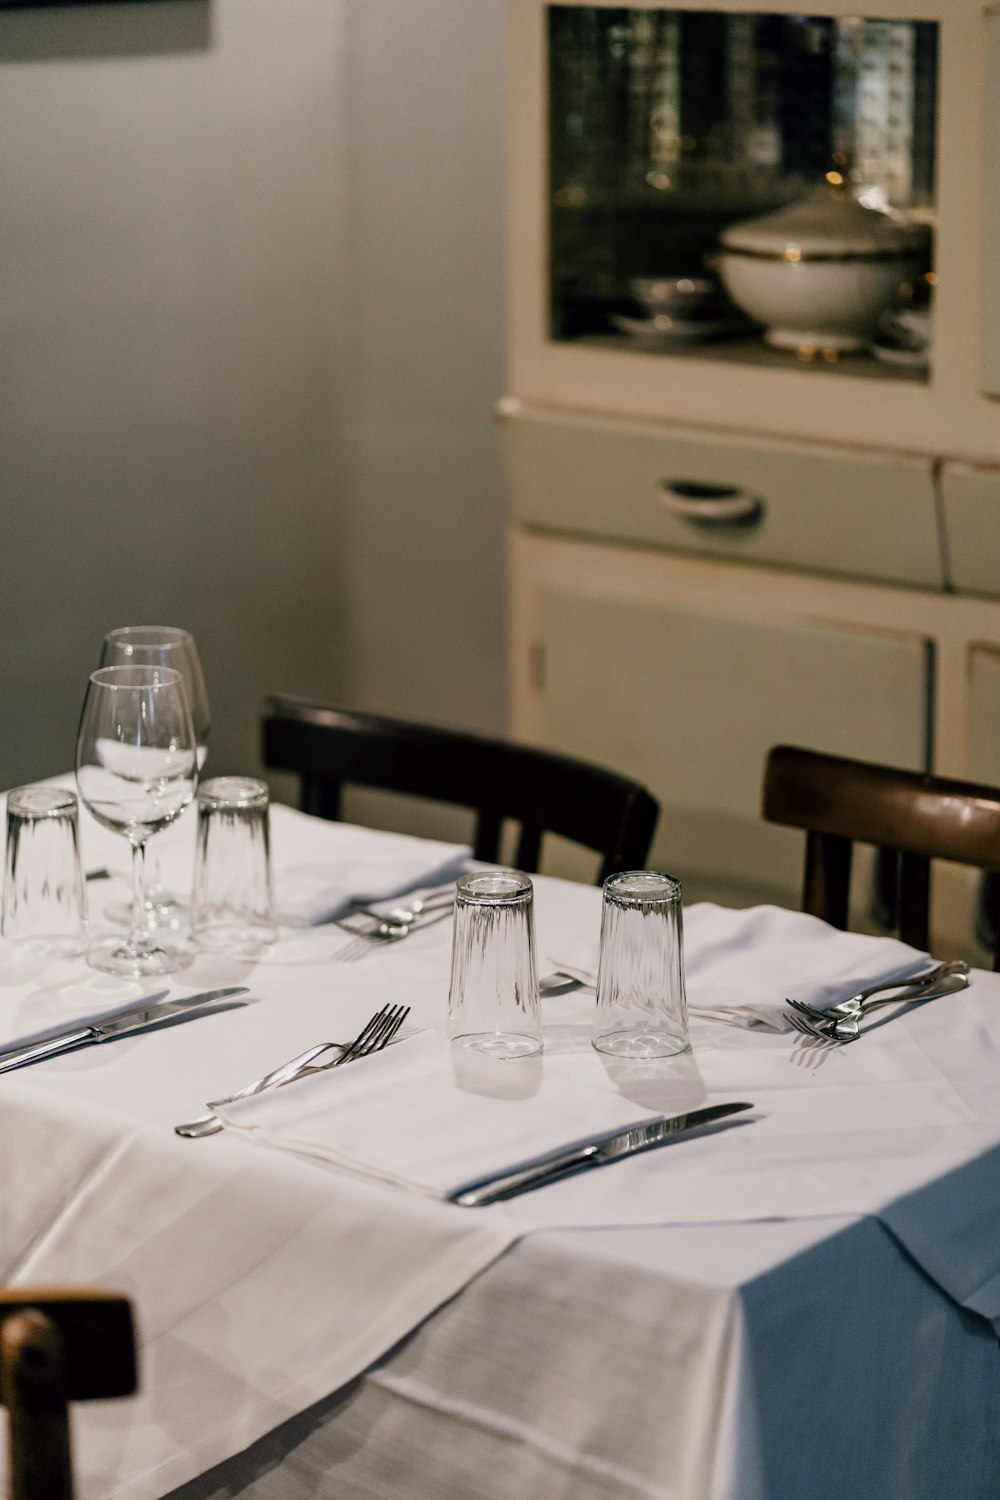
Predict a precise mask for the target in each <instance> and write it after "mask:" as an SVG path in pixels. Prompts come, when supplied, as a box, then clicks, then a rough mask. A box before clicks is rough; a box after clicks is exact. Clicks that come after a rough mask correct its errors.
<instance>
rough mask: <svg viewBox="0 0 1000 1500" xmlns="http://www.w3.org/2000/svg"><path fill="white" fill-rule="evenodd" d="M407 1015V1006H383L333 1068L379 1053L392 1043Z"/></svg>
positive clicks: (408, 1009)
mask: <svg viewBox="0 0 1000 1500" xmlns="http://www.w3.org/2000/svg"><path fill="white" fill-rule="evenodd" d="M409 1014H410V1007H409V1006H408V1005H384V1006H383V1007H382V1009H381V1010H380V1011H379V1012H378V1013H377V1014H376V1015H374V1016H372V1018H371V1020H370V1021H369V1022H368V1025H367V1026H366V1027H365V1028H364V1030H363V1031H361V1032H359V1034H358V1035H357V1036H356V1037H355V1039H354V1041H353V1042H351V1044H350V1046H349V1047H345V1048H344V1050H343V1052H341V1054H340V1056H339V1057H338V1058H337V1061H336V1062H335V1063H334V1064H333V1066H334V1067H339V1066H340V1064H341V1063H345V1062H353V1060H354V1059H355V1058H357V1057H367V1056H368V1055H369V1053H372V1052H380V1051H381V1050H382V1048H383V1047H385V1046H388V1044H389V1042H391V1041H392V1039H393V1037H394V1036H395V1035H396V1032H397V1031H398V1030H399V1028H400V1027H401V1026H402V1024H403V1022H404V1021H405V1020H406V1017H407V1016H408V1015H409Z"/></svg>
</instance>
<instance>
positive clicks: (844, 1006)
mask: <svg viewBox="0 0 1000 1500" xmlns="http://www.w3.org/2000/svg"><path fill="white" fill-rule="evenodd" d="M968 973H969V965H968V964H967V963H966V962H965V961H964V960H963V959H960V958H959V959H949V960H948V961H947V962H945V963H941V964H935V966H934V968H933V969H926V970H925V971H924V973H923V974H914V975H911V977H910V978H909V979H883V980H881V981H880V982H879V983H878V984H871V985H869V986H868V988H867V989H865V990H859V991H858V993H857V994H856V995H852V996H851V997H850V999H848V1000H842V1001H841V1002H840V1004H839V1005H831V1007H830V1009H829V1010H818V1009H817V1008H816V1006H815V1005H809V1004H807V1002H806V1001H804V1000H792V999H790V998H788V997H786V999H785V1004H786V1005H790V1006H791V1007H792V1009H793V1010H797V1011H798V1012H799V1014H800V1015H803V1016H806V1017H809V1018H810V1019H812V1020H814V1021H835V1020H836V1019H837V1018H838V1017H845V1018H846V1017H849V1016H860V1015H861V1014H863V1012H864V1011H866V1010H874V1009H875V1008H876V1005H895V1004H896V1002H897V1001H899V1000H904V999H906V1000H909V999H919V997H920V995H921V993H922V992H923V991H924V990H925V989H928V988H929V987H930V986H931V985H934V984H937V983H938V982H939V981H940V980H943V979H950V978H951V977H952V976H953V975H956V976H957V975H964V976H968ZM883 990H886V991H888V990H905V991H906V992H907V993H906V994H903V995H893V996H891V998H889V997H887V998H886V999H885V1000H880V1001H877V1002H876V1005H867V1004H866V1003H865V1002H866V1001H867V1000H869V998H870V997H871V996H872V995H878V994H881V992H882V991H883ZM911 992H912V993H911Z"/></svg>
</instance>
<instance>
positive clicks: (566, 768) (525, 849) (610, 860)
mask: <svg viewBox="0 0 1000 1500" xmlns="http://www.w3.org/2000/svg"><path fill="white" fill-rule="evenodd" d="M262 714H263V737H264V749H263V754H264V763H265V765H267V766H268V767H270V768H272V769H274V770H282V771H293V772H296V773H297V774H298V775H299V777H300V778H301V796H300V806H301V807H302V808H303V810H304V811H305V812H309V813H313V814H315V815H316V816H318V817H321V818H339V817H340V807H341V789H342V787H343V786H344V785H345V784H348V783H350V784H354V785H358V786H367V787H376V788H379V789H380V790H383V791H392V792H401V793H406V794H410V795H413V796H421V797H428V798H432V799H434V800H435V801H439V802H445V803H451V804H453V805H455V806H459V807H466V808H471V809H472V810H473V811H474V812H475V813H476V814H477V818H476V830H475V843H474V851H473V852H474V854H475V857H476V858H477V859H480V860H485V861H488V862H495V861H496V860H497V859H498V858H499V857H500V836H501V831H502V825H503V822H504V820H505V819H511V820H512V821H514V822H516V823H518V824H520V833H519V838H518V843H517V852H516V855H515V863H516V865H517V867H518V868H519V869H521V870H524V871H526V872H527V873H528V874H532V873H534V872H535V871H537V869H538V864H539V859H540V856H541V841H542V835H543V833H556V834H560V835H562V837H564V838H567V839H570V840H572V841H573V842H574V843H578V844H582V845H584V847H585V848H588V849H592V850H594V851H596V852H597V853H598V854H600V855H601V856H602V864H601V868H600V872H599V875H598V880H599V881H601V880H604V879H605V878H606V877H607V876H608V875H611V874H613V873H615V871H617V870H628V869H641V868H642V867H643V865H644V864H645V861H646V856H647V855H648V853H649V846H650V843H651V842H652V838H653V830H654V828H655V826H656V819H657V816H658V813H659V806H658V804H657V803H656V802H655V801H654V799H653V798H652V797H651V796H650V794H649V793H648V792H647V791H646V790H645V788H644V787H642V786H640V785H639V783H638V782H635V781H630V780H629V779H628V778H627V777H624V776H618V775H616V774H615V773H614V772H613V771H606V770H604V769H603V768H602V767H600V766H594V765H590V764H589V763H587V762H585V761H579V760H574V759H573V758H571V757H569V756H565V755H557V754H555V753H553V752H551V751H548V750H538V749H535V748H533V747H530V746H526V745H517V744H513V743H510V742H508V741H506V740H499V739H491V738H488V737H487V736H485V735H479V734H471V733H465V732H464V731H460V730H454V729H442V728H437V727H433V726H430V725H425V724H413V723H408V722H406V721H404V720H399V719H392V718H385V717H383V716H381V715H378V714H368V713H360V712H358V711H357V710H355V709H350V708H338V707H334V706H332V705H324V704H319V703H310V702H308V701H307V700H305V699H301V698H289V697H272V698H268V699H267V700H266V701H265V703H264V705H263V709H262Z"/></svg>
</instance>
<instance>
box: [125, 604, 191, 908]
mask: <svg viewBox="0 0 1000 1500" xmlns="http://www.w3.org/2000/svg"><path fill="white" fill-rule="evenodd" d="M100 665H101V666H102V667H116V666H122V667H127V666H132V667H163V668H170V669H171V670H173V671H175V672H179V673H180V675H181V680H182V682H183V685H184V691H185V692H186V694H187V699H188V707H189V708H190V710H191V721H192V724H193V726H194V735H195V742H196V745H197V749H198V771H199V773H200V772H201V769H202V767H203V766H204V764H205V758H206V756H207V755H208V736H209V730H210V729H211V713H210V710H209V704H208V692H207V690H206V688H205V674H204V672H203V671H202V666H201V659H200V657H199V655H198V648H197V646H196V645H195V641H194V637H193V636H192V635H191V633H190V631H188V630H183V629H181V628H180V626H177V625H122V626H119V628H118V629H117V630H109V631H108V633H107V635H106V636H105V637H104V643H103V646H102V649H101V661H100ZM105 915H106V916H107V917H108V918H109V919H110V920H111V921H114V922H128V921H129V920H130V912H129V911H128V910H127V909H126V908H125V907H124V906H119V905H117V904H115V905H112V906H110V907H109V908H108V909H107V911H106V912H105ZM187 915H188V912H187V904H186V902H185V901H184V900H182V899H181V898H180V897H178V896H177V895H175V894H173V893H172V892H170V891H168V890H166V889H164V886H163V883H162V881H161V879H160V873H159V867H158V860H157V859H156V857H155V854H154V856H153V858H152V860H151V862H150V872H149V879H148V881H147V883H146V925H147V926H148V927H150V928H161V927H162V928H169V929H170V930H171V931H173V932H178V931H179V930H180V929H181V928H182V927H183V926H185V925H186V921H187Z"/></svg>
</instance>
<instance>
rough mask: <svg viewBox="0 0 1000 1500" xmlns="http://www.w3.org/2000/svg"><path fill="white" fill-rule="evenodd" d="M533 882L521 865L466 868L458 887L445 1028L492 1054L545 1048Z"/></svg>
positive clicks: (528, 1053)
mask: <svg viewBox="0 0 1000 1500" xmlns="http://www.w3.org/2000/svg"><path fill="white" fill-rule="evenodd" d="M532 907H533V891H532V886H531V881H530V880H529V879H528V877H527V876H526V875H521V874H520V873H519V872H518V871H516V870H487V871H481V872H477V873H473V874H470V875H462V876H461V877H460V878H459V880H458V881H457V883H456V887H455V935H454V940H453V945H452V956H451V990H450V993H449V996H448V1035H449V1036H450V1037H451V1039H452V1041H454V1042H459V1043H460V1044H461V1045H462V1046H464V1047H473V1048H475V1049H476V1050H477V1051H480V1052H487V1053H489V1054H491V1055H492V1056H493V1057H530V1056H531V1055H532V1054H533V1053H536V1052H540V1051H541V1050H542V1017H541V1007H540V1005H539V1000H538V972H537V968H536V963H535V927H534V915H533V909H532Z"/></svg>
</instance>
